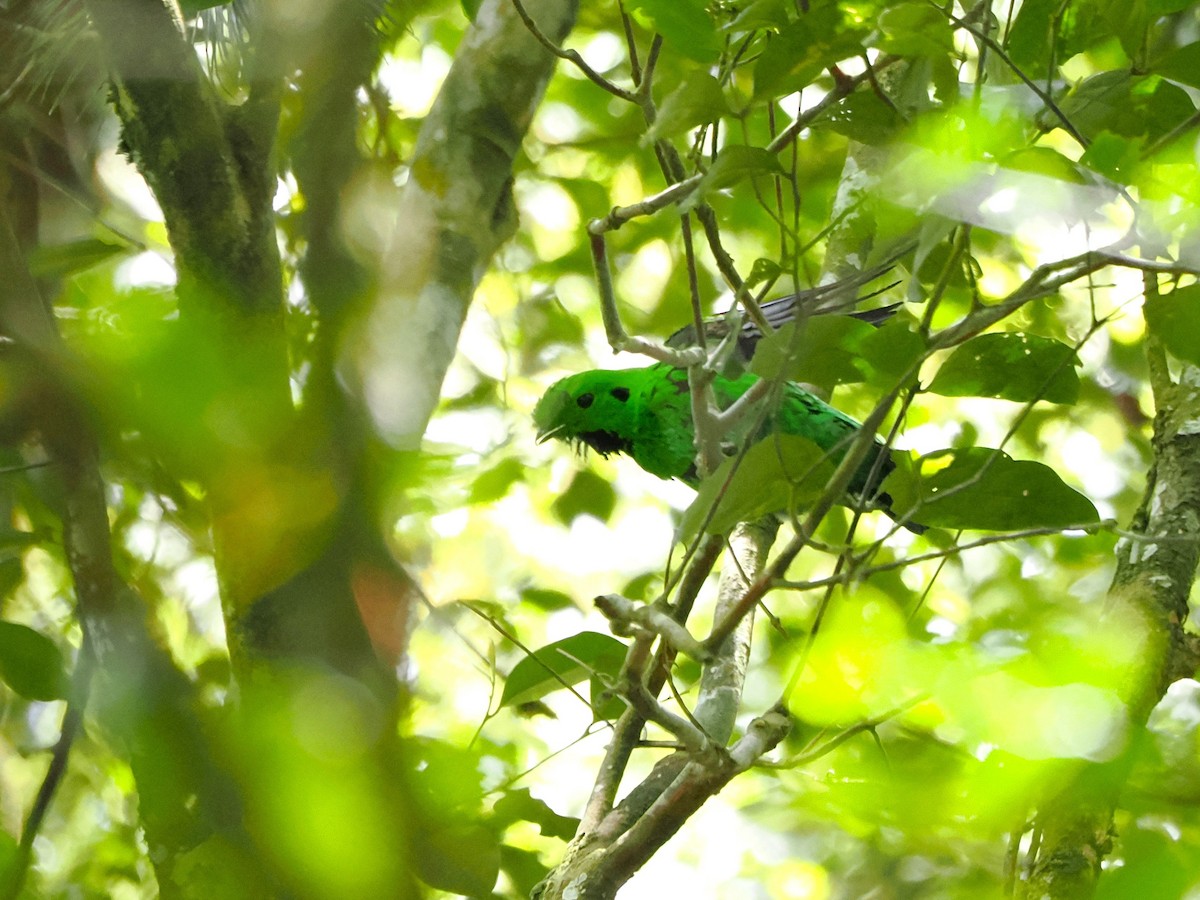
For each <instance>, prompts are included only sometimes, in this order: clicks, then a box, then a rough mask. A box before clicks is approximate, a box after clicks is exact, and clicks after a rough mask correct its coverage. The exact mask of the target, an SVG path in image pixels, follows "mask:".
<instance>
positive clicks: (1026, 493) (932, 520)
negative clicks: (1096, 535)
mask: <svg viewBox="0 0 1200 900" xmlns="http://www.w3.org/2000/svg"><path fill="white" fill-rule="evenodd" d="M894 458H895V459H896V461H897V464H898V465H897V468H896V471H894V472H893V473H892V474H891V475H889V476H888V477H887V479H886V480H885V481H884V483H883V491H884V492H885V493H887V494H890V495H891V497H892V505H893V508H894V509H896V510H897V511H900V512H907V511H911V518H912V520H913V521H916V522H920V523H921V524H923V525H928V526H931V527H936V528H972V529H981V530H985V531H1012V530H1017V529H1022V528H1065V527H1067V526H1070V525H1083V524H1086V523H1090V522H1097V521H1099V518H1100V517H1099V514H1098V513H1097V512H1096V507H1095V506H1093V505H1092V502H1091V501H1090V500H1088V499H1087V497H1085V496H1083V494H1081V493H1079V492H1078V491H1076V490H1075V489H1074V488H1071V487H1068V486H1067V485H1066V484H1065V483H1064V482H1063V480H1062V479H1061V478H1059V477H1058V473H1056V472H1055V471H1054V470H1053V469H1051V468H1050V467H1049V466H1047V465H1043V464H1042V463H1039V462H1033V461H1030V460H1015V459H1013V458H1012V457H1010V456H1009V455H1008V454H1007V453H1005V452H1004V451H1002V450H992V449H989V448H987V447H969V448H965V449H961V450H939V451H937V452H935V453H930V454H928V455H926V456H922V457H920V458H919V459H917V460H915V461H914V460H910V459H909V458H908V457H906V456H905V455H904V454H894Z"/></svg>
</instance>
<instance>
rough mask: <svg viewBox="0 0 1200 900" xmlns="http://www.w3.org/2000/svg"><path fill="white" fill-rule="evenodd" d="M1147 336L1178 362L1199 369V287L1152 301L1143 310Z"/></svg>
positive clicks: (1199, 285)
mask: <svg viewBox="0 0 1200 900" xmlns="http://www.w3.org/2000/svg"><path fill="white" fill-rule="evenodd" d="M1144 312H1145V316H1146V324H1147V325H1148V326H1149V327H1150V332H1151V333H1152V334H1153V335H1154V336H1155V337H1157V338H1158V339H1159V340H1160V341H1162V342H1163V345H1164V346H1165V347H1166V348H1167V349H1168V350H1170V351H1171V353H1173V354H1174V355H1175V356H1177V357H1178V358H1179V359H1182V360H1184V361H1185V362H1190V363H1193V364H1196V365H1200V284H1189V285H1188V286H1187V287H1182V288H1179V289H1178V290H1175V291H1172V292H1171V293H1169V294H1167V295H1166V296H1164V297H1151V298H1149V299H1148V300H1146V305H1145V307H1144Z"/></svg>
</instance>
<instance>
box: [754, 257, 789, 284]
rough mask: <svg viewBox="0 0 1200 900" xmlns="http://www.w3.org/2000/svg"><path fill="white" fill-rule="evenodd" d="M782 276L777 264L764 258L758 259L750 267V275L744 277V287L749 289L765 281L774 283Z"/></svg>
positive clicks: (781, 270)
mask: <svg viewBox="0 0 1200 900" xmlns="http://www.w3.org/2000/svg"><path fill="white" fill-rule="evenodd" d="M782 274H783V269H782V268H781V267H780V265H779V263H778V262H776V261H775V260H773V259H767V258H766V257H762V256H760V257H758V259H756V260H754V262H753V263H752V264H751V265H750V274H749V275H747V276H746V287H748V288H751V287H754V286H755V285H759V284H762V283H763V282H766V281H774V280H775V279H776V278H778V277H779V276H780V275H782Z"/></svg>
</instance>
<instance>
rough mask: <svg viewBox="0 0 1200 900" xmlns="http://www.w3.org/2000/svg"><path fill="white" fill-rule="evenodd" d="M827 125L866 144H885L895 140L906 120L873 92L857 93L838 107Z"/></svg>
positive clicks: (832, 112) (830, 114)
mask: <svg viewBox="0 0 1200 900" xmlns="http://www.w3.org/2000/svg"><path fill="white" fill-rule="evenodd" d="M823 121H824V122H826V123H828V125H829V127H830V128H831V129H832V130H833V131H836V132H837V133H838V134H841V135H845V136H846V137H848V138H850V139H851V140H855V141H859V142H860V143H863V144H882V143H884V142H885V141H888V140H891V139H892V138H894V137H895V136H896V132H897V131H899V129H900V128H901V127H902V126H903V125H904V119H903V117H902V116H901V115H900V113H899V112H897V111H896V108H895V107H894V106H892V105H891V104H890V103H885V102H884V101H883V100H881V99H880V98H879V96H878V95H877V94H876V93H875V92H874V91H857V92H855V93H853V94H851V95H850V96H849V97H847V98H846V99H845V100H843V101H842V102H841V103H838V104H836V105H835V106H834V107H833V108H832V109H831V110H829V112H828V113H827V114H826V115H825V117H824V119H823Z"/></svg>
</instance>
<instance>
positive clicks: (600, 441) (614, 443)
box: [579, 431, 633, 456]
mask: <svg viewBox="0 0 1200 900" xmlns="http://www.w3.org/2000/svg"><path fill="white" fill-rule="evenodd" d="M579 440H580V441H582V442H583V443H585V444H587V445H588V446H589V447H591V448H592V449H593V450H595V451H596V452H597V453H599V454H600V455H601V456H608V455H609V454H611V453H626V454H628V455H630V456H632V455H633V441H631V440H629V439H628V438H624V437H621V436H620V435H619V434H616V433H615V432H612V431H581V432H580V433H579Z"/></svg>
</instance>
